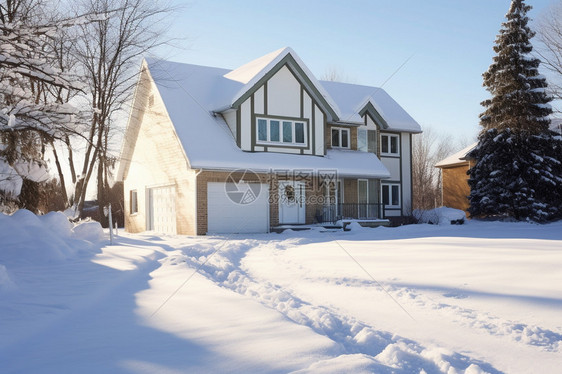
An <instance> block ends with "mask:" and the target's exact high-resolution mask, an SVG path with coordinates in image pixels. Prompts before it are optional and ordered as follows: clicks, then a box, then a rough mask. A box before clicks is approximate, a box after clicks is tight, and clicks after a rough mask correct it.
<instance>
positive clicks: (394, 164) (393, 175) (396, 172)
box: [381, 157, 400, 182]
mask: <svg viewBox="0 0 562 374" xmlns="http://www.w3.org/2000/svg"><path fill="white" fill-rule="evenodd" d="M381 161H382V163H383V165H384V166H386V168H387V169H388V171H389V172H390V178H388V180H389V181H394V182H398V181H399V180H400V158H399V157H381ZM384 181H385V180H384V179H383V182H384Z"/></svg>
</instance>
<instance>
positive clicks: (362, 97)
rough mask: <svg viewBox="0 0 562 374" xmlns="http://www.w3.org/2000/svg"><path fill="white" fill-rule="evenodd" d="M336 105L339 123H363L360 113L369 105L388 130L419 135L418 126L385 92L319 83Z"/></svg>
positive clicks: (359, 86) (356, 86) (341, 84)
mask: <svg viewBox="0 0 562 374" xmlns="http://www.w3.org/2000/svg"><path fill="white" fill-rule="evenodd" d="M320 83H321V84H322V85H323V86H324V87H325V88H326V90H327V91H328V93H329V94H330V96H332V98H333V99H334V101H335V102H336V103H337V104H338V107H339V109H340V121H341V122H354V123H363V120H362V118H361V116H360V114H359V113H360V112H361V110H362V109H363V108H365V106H366V105H367V104H368V103H371V104H372V105H373V107H374V108H375V109H376V111H377V112H378V113H379V115H380V116H381V117H382V118H383V119H384V120H385V121H386V123H387V124H388V129H389V130H395V131H406V132H413V133H419V132H421V127H420V125H419V124H418V123H417V122H416V121H415V120H414V119H413V118H412V117H411V116H410V115H409V114H408V113H407V112H406V111H405V110H404V109H403V108H402V107H401V106H400V105H398V103H397V102H396V101H394V99H393V98H392V97H390V95H389V94H387V93H386V91H385V90H383V89H382V88H378V87H370V86H361V85H358V84H349V83H340V82H329V81H321V82H320Z"/></svg>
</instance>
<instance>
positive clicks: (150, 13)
mask: <svg viewBox="0 0 562 374" xmlns="http://www.w3.org/2000/svg"><path fill="white" fill-rule="evenodd" d="M78 4H79V5H78V7H77V10H76V11H77V12H78V13H96V14H108V15H109V17H107V18H106V19H105V20H102V21H100V22H97V23H91V24H85V25H82V26H81V29H80V33H79V42H78V44H77V49H76V50H77V56H78V60H79V63H80V66H81V69H83V71H84V75H85V76H86V83H87V87H88V92H87V95H86V96H85V99H86V100H87V102H88V103H89V104H90V106H91V109H92V110H91V119H90V123H91V125H90V128H89V132H88V133H87V134H86V138H87V145H86V150H85V153H84V161H83V164H82V169H81V173H80V176H79V177H78V176H77V181H76V182H77V183H76V190H75V199H76V203H77V209H78V210H79V211H81V210H82V209H83V206H84V201H85V197H86V190H87V186H88V183H89V180H90V178H91V176H92V174H93V173H94V170H95V169H96V167H97V172H96V175H97V190H98V202H99V206H100V213H101V211H102V209H103V206H104V205H106V201H107V194H108V191H109V184H110V179H111V176H110V170H111V168H112V166H113V164H114V163H115V161H116V155H115V154H114V153H113V152H112V151H113V150H112V149H111V137H112V135H113V134H114V132H115V131H117V130H118V129H116V126H115V119H116V116H117V115H118V113H119V111H121V110H123V109H124V108H125V104H126V103H127V101H128V100H129V99H130V97H131V95H132V91H133V90H132V88H133V86H134V84H135V79H136V76H137V72H138V67H139V66H140V60H141V58H142V57H143V56H144V55H146V54H147V53H148V52H149V51H151V50H153V49H154V48H156V47H158V46H160V45H162V44H163V43H165V42H166V40H165V39H163V37H162V36H163V35H165V31H166V30H165V28H166V26H165V25H166V24H167V23H166V22H165V18H166V16H167V15H168V14H169V12H171V11H172V8H171V7H170V6H168V4H165V3H162V2H157V1H150V0H81V1H80V2H79V3H78ZM161 25H164V26H161ZM71 167H72V166H71ZM100 216H101V217H103V214H100Z"/></svg>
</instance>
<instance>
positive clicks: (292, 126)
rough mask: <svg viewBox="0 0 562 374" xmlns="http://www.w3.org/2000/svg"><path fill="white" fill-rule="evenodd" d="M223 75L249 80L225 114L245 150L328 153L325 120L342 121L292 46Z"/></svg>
mask: <svg viewBox="0 0 562 374" xmlns="http://www.w3.org/2000/svg"><path fill="white" fill-rule="evenodd" d="M224 77H225V78H227V79H231V80H236V81H238V82H241V83H244V87H243V88H242V89H241V90H240V91H239V92H238V94H237V95H235V97H234V99H233V102H232V105H231V107H229V108H227V109H226V110H223V111H222V112H221V114H222V115H223V118H224V119H225V121H226V122H227V123H228V125H229V128H230V129H231V131H232V133H233V135H234V137H235V139H236V143H237V144H238V146H239V147H240V149H242V150H243V151H250V152H281V153H296V154H303V155H317V156H323V155H324V154H325V151H326V149H325V147H324V132H325V129H326V122H327V121H328V120H334V119H337V113H336V110H337V106H336V105H335V103H333V101H332V100H331V98H330V97H329V95H328V94H327V93H326V92H325V91H324V89H323V87H322V86H321V85H320V84H319V82H318V81H316V79H315V78H314V76H313V75H312V74H311V73H310V71H309V70H308V69H307V68H306V66H304V64H303V63H302V61H300V59H299V58H298V56H296V55H295V54H294V52H293V51H292V50H291V49H290V48H284V49H282V50H279V51H276V52H275V53H273V54H270V55H267V56H264V57H262V58H260V59H258V60H256V61H254V62H251V63H248V64H246V65H244V66H242V67H241V68H239V69H236V70H233V71H232V72H229V73H228V74H225V76H224ZM334 108H336V109H334Z"/></svg>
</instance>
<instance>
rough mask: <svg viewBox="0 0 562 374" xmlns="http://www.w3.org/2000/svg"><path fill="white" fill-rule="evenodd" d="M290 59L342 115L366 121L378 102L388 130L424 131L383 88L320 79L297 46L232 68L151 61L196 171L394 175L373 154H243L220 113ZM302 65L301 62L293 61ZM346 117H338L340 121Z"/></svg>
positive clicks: (148, 64)
mask: <svg viewBox="0 0 562 374" xmlns="http://www.w3.org/2000/svg"><path fill="white" fill-rule="evenodd" d="M283 61H286V62H287V63H290V64H292V67H293V68H295V71H296V72H297V74H301V75H302V74H304V75H305V76H304V77H301V79H303V82H304V83H305V84H307V85H308V86H310V85H312V87H309V88H311V89H313V90H314V91H315V93H316V94H317V95H321V96H322V98H323V99H324V100H325V103H324V105H329V107H330V108H329V109H330V110H331V111H332V112H333V114H336V115H337V116H338V117H340V118H341V120H342V121H348V122H361V118H360V115H359V112H360V111H361V110H362V109H363V108H364V107H365V105H366V104H367V103H371V104H372V105H373V107H374V108H375V109H376V111H377V112H378V114H379V115H380V116H381V117H382V118H383V119H384V120H385V121H386V122H387V123H388V126H389V127H388V129H389V130H395V131H405V132H420V131H421V129H420V126H419V125H418V124H417V122H416V121H414V120H413V119H412V118H411V117H410V116H409V115H408V114H407V113H406V112H405V111H404V110H403V109H402V108H401V107H400V106H399V105H398V104H397V103H396V102H395V101H394V100H393V99H392V98H391V97H390V96H388V94H387V93H386V92H384V90H381V89H377V88H374V87H367V86H359V85H354V84H346V83H336V82H319V81H318V80H316V78H315V77H314V75H313V74H312V73H311V72H310V71H309V70H308V68H307V67H306V65H305V64H304V63H303V62H302V61H301V60H300V58H299V57H298V56H297V54H296V53H295V52H294V51H293V50H292V49H291V48H282V49H279V50H277V51H275V52H272V53H270V54H267V55H265V56H263V57H260V58H258V59H256V60H254V61H252V62H249V63H248V64H245V65H243V66H241V67H239V68H238V69H235V70H228V69H221V68H214V67H208V66H199V65H191V64H183V63H176V62H169V61H163V60H156V59H147V60H146V67H147V68H148V72H149V74H148V75H147V76H150V77H151V78H152V79H153V80H154V83H155V85H156V88H157V90H158V93H159V94H160V97H161V98H162V101H163V103H164V105H165V107H166V110H167V112H168V116H169V117H170V119H171V121H172V123H173V124H174V129H175V131H176V134H177V136H178V139H179V141H180V142H181V144H182V146H183V149H184V151H185V154H186V156H187V159H188V162H189V165H190V167H192V168H194V169H212V170H234V169H245V168H248V169H253V170H256V171H265V172H266V171H270V170H275V169H277V170H284V169H312V170H324V169H327V170H335V171H336V172H337V173H338V174H339V175H341V176H344V177H365V178H388V177H390V173H389V171H388V170H387V169H386V167H385V166H384V165H383V164H382V162H381V161H380V160H379V159H378V158H377V157H376V156H375V155H374V154H371V153H367V152H358V151H345V150H328V152H327V154H326V155H325V156H324V157H321V156H310V155H295V154H286V153H273V152H244V151H242V150H241V149H240V148H239V147H238V146H237V145H236V141H235V139H234V137H233V135H232V133H231V131H230V129H229V128H228V126H227V124H226V123H225V121H224V119H223V117H222V116H221V115H220V114H217V112H221V111H224V110H227V109H228V108H231V107H232V106H233V105H234V103H236V102H237V100H240V99H241V98H243V97H244V95H247V94H248V92H251V91H252V90H254V89H257V84H258V83H260V82H262V81H263V80H264V79H267V77H268V74H271V73H272V72H274V71H273V69H274V68H276V67H277V68H279V67H280V66H279V65H280V63H281V62H283ZM295 64H296V65H297V66H294V65H295ZM340 118H336V120H339V119H340Z"/></svg>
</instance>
